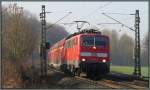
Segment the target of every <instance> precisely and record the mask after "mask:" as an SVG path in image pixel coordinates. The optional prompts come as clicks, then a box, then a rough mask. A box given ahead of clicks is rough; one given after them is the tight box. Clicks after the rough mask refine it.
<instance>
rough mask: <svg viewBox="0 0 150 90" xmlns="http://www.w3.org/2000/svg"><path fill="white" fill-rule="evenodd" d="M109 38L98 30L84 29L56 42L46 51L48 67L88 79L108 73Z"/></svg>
mask: <svg viewBox="0 0 150 90" xmlns="http://www.w3.org/2000/svg"><path fill="white" fill-rule="evenodd" d="M110 61H111V60H110V44H109V37H108V36H106V35H102V33H101V32H100V31H99V30H95V29H84V30H81V31H79V32H76V33H74V34H71V35H69V36H68V37H66V38H64V39H62V40H60V41H58V42H57V43H56V44H54V45H53V46H51V47H50V50H49V51H48V65H50V66H53V67H58V68H60V69H61V70H62V71H63V72H65V73H67V72H70V73H72V75H73V76H76V75H77V76H80V74H81V73H85V74H86V75H87V76H88V77H97V76H101V75H106V74H108V73H109V72H110Z"/></svg>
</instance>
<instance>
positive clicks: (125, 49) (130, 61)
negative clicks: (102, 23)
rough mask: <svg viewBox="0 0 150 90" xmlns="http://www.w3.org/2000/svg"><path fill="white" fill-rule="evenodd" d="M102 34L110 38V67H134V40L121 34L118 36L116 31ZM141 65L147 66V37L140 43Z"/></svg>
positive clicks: (104, 31) (107, 31) (105, 31)
mask: <svg viewBox="0 0 150 90" xmlns="http://www.w3.org/2000/svg"><path fill="white" fill-rule="evenodd" d="M102 33H103V34H105V35H108V36H109V37H110V51H111V53H110V56H111V59H112V65H120V66H133V65H134V39H133V38H131V37H130V36H128V35H127V34H123V35H121V36H119V34H118V33H117V31H116V30H103V31H102ZM141 64H142V66H148V35H147V36H145V40H144V41H141Z"/></svg>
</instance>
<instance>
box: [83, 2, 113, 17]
mask: <svg viewBox="0 0 150 90" xmlns="http://www.w3.org/2000/svg"><path fill="white" fill-rule="evenodd" d="M111 3H112V2H108V3H106V4H105V5H103V6H100V7H98V8H97V9H95V10H94V11H92V12H91V13H89V14H88V15H87V16H84V17H82V18H80V19H84V18H87V17H90V16H92V15H93V13H95V12H96V11H97V10H99V9H102V8H104V7H106V6H108V5H109V4H111Z"/></svg>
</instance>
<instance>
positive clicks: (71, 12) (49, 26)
mask: <svg viewBox="0 0 150 90" xmlns="http://www.w3.org/2000/svg"><path fill="white" fill-rule="evenodd" d="M71 13H72V12H68V14H67V15H65V16H63V17H62V18H61V19H59V20H58V21H56V22H55V23H53V24H51V25H50V26H48V27H47V28H46V29H49V28H50V27H52V26H54V25H55V24H56V23H58V22H59V21H61V20H62V19H64V18H65V17H67V16H69V15H70V14H71Z"/></svg>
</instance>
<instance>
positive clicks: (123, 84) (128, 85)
mask: <svg viewBox="0 0 150 90" xmlns="http://www.w3.org/2000/svg"><path fill="white" fill-rule="evenodd" d="M52 70H53V71H55V72H59V73H63V72H62V71H60V70H58V69H54V68H53V69H52ZM71 78H72V81H71V82H73V81H77V80H78V81H79V82H84V83H87V84H88V85H89V87H91V88H93V89H97V88H101V89H102V88H104V89H146V88H148V87H146V86H143V85H138V84H137V83H135V82H129V81H123V80H122V81H121V80H120V81H113V80H111V79H107V78H104V79H101V80H98V81H95V80H91V79H89V78H86V77H83V75H81V77H79V76H75V77H71Z"/></svg>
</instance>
